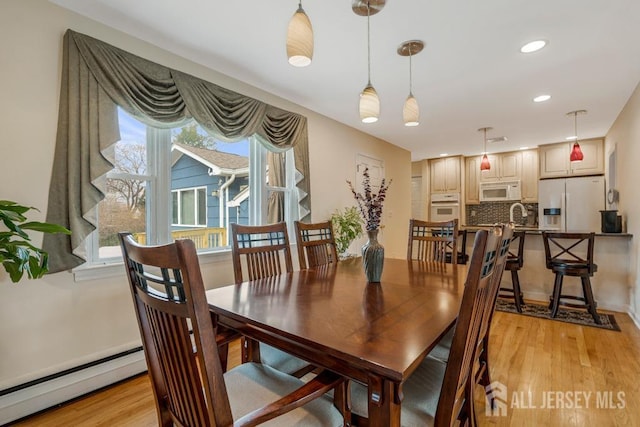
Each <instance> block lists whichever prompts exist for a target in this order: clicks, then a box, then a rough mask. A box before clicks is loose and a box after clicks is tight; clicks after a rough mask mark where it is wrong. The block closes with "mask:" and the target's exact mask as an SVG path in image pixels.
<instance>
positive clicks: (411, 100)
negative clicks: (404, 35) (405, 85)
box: [398, 40, 424, 126]
mask: <svg viewBox="0 0 640 427" xmlns="http://www.w3.org/2000/svg"><path fill="white" fill-rule="evenodd" d="M423 48H424V43H423V42H422V41H421V40H409V41H406V42H404V43H402V44H401V45H400V47H398V55H400V56H408V57H409V96H408V97H407V100H406V101H405V102H404V107H403V108H402V118H403V119H404V125H405V126H418V124H420V107H419V106H418V101H417V100H416V98H415V97H414V96H413V75H412V65H413V64H412V58H413V55H415V54H417V53H418V52H420V51H422V49H423Z"/></svg>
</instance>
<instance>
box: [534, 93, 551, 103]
mask: <svg viewBox="0 0 640 427" xmlns="http://www.w3.org/2000/svg"><path fill="white" fill-rule="evenodd" d="M550 99H551V95H539V96H536V97H535V98H533V102H544V101H548V100H550Z"/></svg>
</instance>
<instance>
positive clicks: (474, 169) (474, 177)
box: [464, 156, 482, 205]
mask: <svg viewBox="0 0 640 427" xmlns="http://www.w3.org/2000/svg"><path fill="white" fill-rule="evenodd" d="M481 160H482V156H475V157H465V159H464V172H465V174H464V176H465V186H464V202H465V203H466V204H467V205H477V204H479V203H480V161H481Z"/></svg>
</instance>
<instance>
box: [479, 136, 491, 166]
mask: <svg viewBox="0 0 640 427" xmlns="http://www.w3.org/2000/svg"><path fill="white" fill-rule="evenodd" d="M491 129H493V128H491V127H484V128H480V129H478V131H483V132H484V154H483V155H482V161H481V162H480V170H481V171H488V170H490V169H491V163H489V157H487V131H488V130H491Z"/></svg>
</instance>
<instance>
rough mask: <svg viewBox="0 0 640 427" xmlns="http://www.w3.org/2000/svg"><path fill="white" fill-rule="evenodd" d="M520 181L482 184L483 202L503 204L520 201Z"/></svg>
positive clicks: (481, 194) (481, 199) (481, 197)
mask: <svg viewBox="0 0 640 427" xmlns="http://www.w3.org/2000/svg"><path fill="white" fill-rule="evenodd" d="M521 198H522V196H521V192H520V181H497V182H481V183H480V201H481V202H503V201H509V200H520V199H521Z"/></svg>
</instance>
